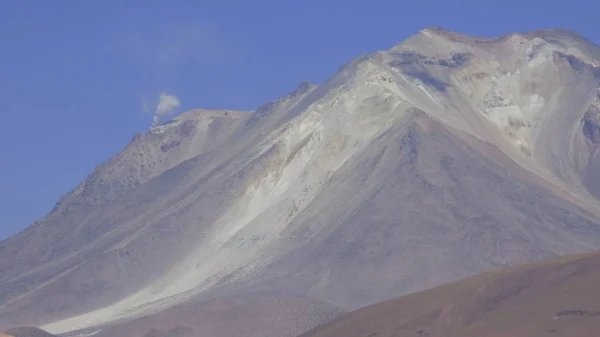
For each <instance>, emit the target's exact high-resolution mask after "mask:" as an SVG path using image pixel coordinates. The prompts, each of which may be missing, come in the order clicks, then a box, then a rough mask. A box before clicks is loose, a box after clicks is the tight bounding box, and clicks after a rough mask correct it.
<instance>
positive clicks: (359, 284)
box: [0, 27, 600, 336]
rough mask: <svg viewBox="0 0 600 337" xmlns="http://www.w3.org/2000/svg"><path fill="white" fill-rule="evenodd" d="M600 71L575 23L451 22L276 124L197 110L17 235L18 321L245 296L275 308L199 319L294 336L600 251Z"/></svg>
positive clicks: (270, 108) (3, 312) (127, 314)
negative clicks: (313, 311) (426, 293)
mask: <svg viewBox="0 0 600 337" xmlns="http://www.w3.org/2000/svg"><path fill="white" fill-rule="evenodd" d="M598 65H600V52H599V50H598V48H597V47H596V46H593V45H592V44H590V43H588V42H587V41H585V40H584V39H583V38H581V37H580V36H578V35H577V34H574V33H572V32H568V31H563V30H547V31H536V32H528V33H520V34H512V35H508V36H504V37H501V38H497V39H480V38H476V37H470V36H464V35H460V34H457V33H453V32H449V31H446V30H443V29H440V28H435V27H432V28H428V29H425V30H423V31H421V32H419V33H418V34H416V35H414V36H413V37H411V38H409V39H408V40H406V41H404V42H402V43H400V44H398V45H397V46H394V47H393V48H391V49H389V50H386V51H379V52H376V53H372V54H368V55H364V56H362V57H359V58H358V59H355V60H353V61H351V62H349V63H347V64H345V65H344V66H343V67H341V68H340V69H339V70H338V72H337V73H336V74H334V75H333V76H332V77H331V78H330V79H329V80H328V81H326V82H325V83H323V84H321V85H318V86H317V85H312V84H309V83H302V84H301V85H300V86H299V87H298V88H297V89H296V90H294V91H293V92H291V93H290V94H288V95H286V96H285V97H282V98H280V99H278V100H275V101H273V102H270V103H268V104H265V105H264V106H262V107H259V108H258V109H256V111H252V112H235V111H229V110H222V111H207V110H192V111H188V112H186V113H184V114H182V115H180V116H179V117H177V118H176V119H175V120H173V121H171V122H169V123H167V124H165V125H161V126H157V127H155V128H153V129H151V130H149V131H148V132H145V133H142V134H139V135H136V136H135V137H134V139H133V140H132V142H131V143H130V144H129V145H127V146H126V147H125V148H124V150H123V151H122V152H120V153H119V154H117V155H116V156H115V157H114V158H112V159H110V160H109V161H107V162H106V163H103V164H101V165H99V166H98V167H97V169H96V170H95V172H93V173H92V174H91V175H90V176H89V177H88V179H86V180H85V181H84V182H82V183H81V184H80V185H79V186H78V187H77V188H75V189H74V190H73V191H72V192H71V193H69V194H68V195H66V196H65V197H63V198H62V199H61V200H60V201H59V202H58V203H57V205H56V207H55V209H54V210H53V212H51V213H50V214H49V215H48V216H46V217H44V218H43V219H40V220H38V221H37V222H36V223H34V224H32V226H30V227H29V228H28V229H27V230H26V231H24V232H23V233H20V234H18V235H16V236H14V237H12V238H9V239H8V240H5V241H3V242H1V243H0V328H9V327H13V326H22V325H28V326H40V327H42V328H43V329H46V330H48V331H50V332H52V333H55V334H59V333H66V332H72V331H76V330H79V329H90V331H97V330H102V331H108V329H116V328H118V326H117V325H122V326H123V328H124V329H125V327H128V329H129V328H132V325H128V324H129V323H128V322H138V323H139V324H141V325H140V326H142V325H143V326H144V327H145V328H146V327H147V328H148V329H149V331H150V330H151V329H162V328H161V327H160V326H159V325H161V324H162V323H160V322H161V320H163V319H165V320H167V318H165V317H169V315H171V316H170V317H175V316H177V317H179V316H182V317H183V316H185V315H183V314H182V313H180V311H179V310H180V309H179V308H181V307H180V306H190V305H191V304H190V303H194V304H193V305H191V307H188V308H194V309H190V310H205V309H203V308H205V306H206V305H209V304H208V303H220V302H219V301H224V303H228V302H227V300H226V299H227V298H228V297H227V296H228V295H230V294H232V293H238V294H244V296H242V297H243V298H247V299H248V301H249V303H257V302H253V301H259V302H258V303H261V304H260V305H258V304H257V305H256V312H252V315H250V316H247V317H246V318H244V319H241V320H239V321H237V320H235V317H237V314H234V312H235V310H234V308H232V307H228V306H226V305H225V306H224V307H222V308H221V307H219V308H221V309H220V310H222V312H221V314H222V315H223V316H219V314H218V313H214V315H217V316H219V317H220V318H219V319H218V320H216V319H215V320H211V321H205V322H197V323H198V325H194V326H192V325H186V326H188V327H189V328H191V329H207V330H210V329H221V328H222V327H223V326H227V328H228V329H230V330H228V331H229V332H230V333H229V335H230V336H235V335H236V334H240V333H241V332H242V331H245V330H247V329H249V326H250V327H252V328H253V329H254V328H256V329H258V327H259V326H262V325H261V323H260V322H261V319H262V318H263V317H268V316H269V315H277V314H278V313H281V316H279V317H281V324H280V325H279V326H281V327H288V329H287V330H285V331H284V330H273V331H276V332H277V333H280V332H281V334H284V335H290V336H291V335H294V334H299V333H302V332H304V331H305V330H306V329H309V328H311V327H312V326H314V325H316V324H319V323H322V322H321V321H320V320H319V319H316V318H315V317H311V316H310V315H308V316H303V317H302V319H301V322H302V324H298V325H296V324H294V320H293V319H292V318H289V317H292V316H294V315H296V314H295V313H300V312H301V311H303V310H304V309H306V308H308V307H310V308H319V309H318V310H323V311H327V312H330V314H331V315H332V316H333V315H335V314H336V313H341V312H343V311H350V310H354V309H357V308H359V307H362V306H364V305H369V304H372V303H376V302H379V301H383V300H387V299H390V298H395V297H398V296H401V295H404V294H408V293H411V292H415V291H420V290H424V289H427V288H430V287H434V286H438V285H441V284H444V283H447V282H451V281H454V280H458V279H461V278H464V277H467V276H470V275H474V274H477V273H481V272H485V271H489V270H492V269H496V268H501V267H507V266H512V265H516V264H521V263H527V262H532V261H537V260H541V259H544V258H551V257H555V256H557V255H565V254H571V253H581V252H588V251H593V250H598V249H600V226H599V224H600V212H599V203H598V199H597V196H598V195H599V194H598V191H599V189H598V188H597V186H600V183H599V182H600V179H598V176H597V172H598V171H597V169H596V168H597V158H596V157H597V156H596V149H597V146H598V144H600V122H599V121H600V94H599V87H600V86H599V82H600V71H599V70H598V69H599V68H598ZM251 294H263V295H264V298H265V299H272V300H269V302H268V303H266V304H265V303H262V302H260V301H261V299H260V298H258V299H257V298H255V297H252V296H251ZM290 294H294V296H290ZM210 301H212V302H210ZM215 301H216V302H215ZM240 305H242V304H240ZM331 308H335V310H333V311H329V310H331ZM181 310H183V309H181ZM173 313H177V314H173ZM286 313H288V314H286ZM292 313H294V314H292ZM173 315H175V316H173ZM215 317H216V316H215ZM327 317H330V316H329V314H328V316H327ZM246 319H247V320H246ZM253 319H255V321H256V322H257V323H256V325H253V324H252V323H251V322H252V320H253ZM153 320H154V321H153ZM168 320H169V321H170V320H171V318H168ZM177 324H183V323H182V322H181V323H177ZM190 324H192V323H190ZM194 324H195V323H194ZM133 328H135V327H133ZM173 328H177V326H174V327H173ZM0 330H2V329H0ZM86 331H87V330H86ZM102 331H101V332H100V333H103V332H102ZM160 331H162V330H160ZM255 331H261V332H260V333H265V334H266V333H268V332H267V331H262V330H260V329H258V330H255ZM167 332H168V331H167ZM135 333H146V332H144V331H140V330H136V332H135ZM229 335H223V336H229Z"/></svg>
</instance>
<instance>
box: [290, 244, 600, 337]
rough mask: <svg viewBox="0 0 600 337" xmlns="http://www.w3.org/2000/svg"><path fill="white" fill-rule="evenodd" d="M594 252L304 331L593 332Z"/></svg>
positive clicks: (325, 335)
mask: <svg viewBox="0 0 600 337" xmlns="http://www.w3.org/2000/svg"><path fill="white" fill-rule="evenodd" d="M598 284H600V253H593V254H587V255H576V256H567V257H563V258H558V259H553V260H549V261H543V262H539V263H535V264H530V265H525V266H518V267H514V268H509V269H503V270H500V271H494V272H489V273H486V274H482V275H478V276H474V277H470V278H467V279H464V280H461V281H458V282H454V283H451V284H447V285H444V286H441V287H438V288H434V289H431V290H426V291H423V292H419V293H416V294H412V295H408V296H404V297H401V298H399V299H396V300H391V301H387V302H383V303H379V304H375V305H372V306H369V307H366V308H363V309H360V310H357V311H355V312H353V313H350V314H348V315H345V316H343V317H341V318H339V319H337V320H335V321H334V322H333V323H330V324H326V325H324V326H321V327H318V328H316V329H315V330H313V331H311V332H308V333H306V334H304V335H302V337H334V336H336V337H337V336H345V337H359V336H361V337H362V336H364V337H367V336H377V337H392V336H394V337H404V336H406V337H408V336H421V337H422V336H427V337H458V336H460V337H478V336H486V337H538V336H539V337H542V336H557V337H558V336H569V337H593V336H598V331H600V291H598Z"/></svg>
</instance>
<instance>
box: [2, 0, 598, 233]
mask: <svg viewBox="0 0 600 337" xmlns="http://www.w3.org/2000/svg"><path fill="white" fill-rule="evenodd" d="M598 13H600V2H599V1H597V0H569V1H567V0H561V1H557V0H543V1H542V0H519V1H514V0H504V1H484V0H469V1H459V0H455V1H449V0H435V1H433V0H362V1H353V0H302V1H300V0H294V1H288V0H263V1H261V0H254V1H250V0H237V1H234V0H202V1H153V0H145V1H126V0H116V1H113V0H103V1H67V0H56V1H47V0H39V1H27V0H19V1H9V0H5V1H2V2H1V6H0V51H1V53H0V117H1V122H2V128H1V130H0V144H2V149H1V150H0V239H2V238H4V237H6V236H8V235H11V234H15V233H17V232H18V231H20V230H22V229H24V228H25V227H26V226H28V225H29V224H30V223H32V222H33V221H35V220H36V219H38V218H40V217H42V216H44V215H45V214H46V213H48V212H49V211H50V210H51V209H52V207H53V206H54V204H55V203H56V201H57V200H58V199H59V198H60V197H61V196H62V195H64V194H65V193H67V192H68V191H70V190H71V189H72V188H73V187H75V186H76V185H77V184H78V183H79V182H80V181H82V180H83V179H85V177H86V176H87V175H88V174H89V173H91V172H92V171H93V169H94V167H95V166H96V165H97V164H99V163H101V162H103V161H105V160H106V159H108V158H110V157H111V156H112V155H113V154H115V153H116V152H118V151H119V150H121V149H122V148H123V147H124V146H125V145H126V144H127V143H128V142H129V140H130V139H131V138H132V136H133V135H134V134H135V133H136V132H140V131H143V130H145V129H147V128H148V127H149V126H150V124H151V119H152V115H151V114H148V113H145V112H144V111H143V110H144V109H143V103H144V102H146V105H147V106H148V107H149V108H150V110H152V109H153V106H152V105H155V104H156V100H157V97H158V95H159V93H160V92H163V91H166V92H167V93H169V94H172V95H175V96H177V97H178V98H179V100H180V102H181V107H180V109H179V110H178V112H181V111H183V110H186V109H189V108H199V107H201V108H232V109H247V110H251V109H254V108H255V107H256V106H257V105H260V104H262V103H265V102H266V101H269V100H271V99H274V98H277V97H278V96H280V95H282V94H284V93H286V92H288V91H290V90H292V89H294V88H295V86H296V85H297V84H298V83H299V82H301V81H303V80H309V81H312V82H316V83H319V82H322V81H324V80H325V79H326V78H327V77H329V76H330V75H332V74H333V73H334V72H335V71H336V70H337V68H338V66H340V65H341V64H343V63H345V62H347V61H349V60H351V59H352V58H354V57H357V56H359V55H360V54H362V53H366V52H372V51H376V50H379V49H387V48H389V47H391V46H393V45H395V44H396V43H398V42H400V41H401V40H403V39H405V38H406V37H408V36H410V35H412V34H414V33H416V32H417V31H419V30H420V29H422V28H425V27H427V26H431V25H436V26H441V27H444V28H447V29H451V30H455V31H459V32H463V33H468V34H473V35H479V36H489V37H492V36H497V35H502V34H507V33H511V32H516V31H524V30H531V29H539V28H569V29H573V30H575V31H577V32H579V33H581V34H583V35H584V36H585V37H587V38H588V39H589V40H591V41H592V42H594V43H596V44H600V21H599V20H598V15H599V14H598Z"/></svg>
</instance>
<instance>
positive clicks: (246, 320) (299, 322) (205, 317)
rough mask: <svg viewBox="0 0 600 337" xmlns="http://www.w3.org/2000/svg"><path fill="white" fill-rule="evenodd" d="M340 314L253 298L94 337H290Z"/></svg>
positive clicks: (275, 298) (287, 298)
mask: <svg viewBox="0 0 600 337" xmlns="http://www.w3.org/2000/svg"><path fill="white" fill-rule="evenodd" d="M341 313H342V312H341V311H340V309H339V308H336V307H334V306H332V305H328V304H326V303H322V302H319V301H316V300H312V299H309V298H304V297H301V296H297V295H293V294H273V293H253V294H239V293H238V294H231V295H227V296H224V297H220V298H216V299H212V300H207V301H202V302H192V303H186V304H182V305H179V306H177V307H175V308H172V309H168V310H165V311H163V312H160V313H158V314H155V315H153V316H149V317H144V318H139V319H136V320H133V321H131V322H128V323H125V324H122V325H118V326H115V327H108V328H106V329H105V330H103V331H102V332H100V333H99V334H96V335H95V336H96V337H114V336H124V337H150V336H152V337H176V336H177V337H196V336H219V337H234V336H239V335H240V333H241V332H243V336H244V337H294V336H296V335H298V334H299V333H301V332H304V331H306V330H308V329H310V328H312V327H314V326H316V325H319V324H322V323H326V322H329V321H331V320H332V319H334V318H336V317H338V316H339V315H340V314H341Z"/></svg>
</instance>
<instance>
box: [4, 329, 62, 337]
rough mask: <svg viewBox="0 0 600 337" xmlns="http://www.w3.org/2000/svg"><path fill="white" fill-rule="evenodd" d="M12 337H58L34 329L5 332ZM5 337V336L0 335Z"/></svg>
mask: <svg viewBox="0 0 600 337" xmlns="http://www.w3.org/2000/svg"><path fill="white" fill-rule="evenodd" d="M5 333H6V334H7V335H9V336H11V337H56V336H55V335H53V334H51V333H49V332H46V331H44V330H40V329H37V328H32V327H20V328H13V329H10V330H8V331H6V332H5ZM0 337H4V335H0Z"/></svg>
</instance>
